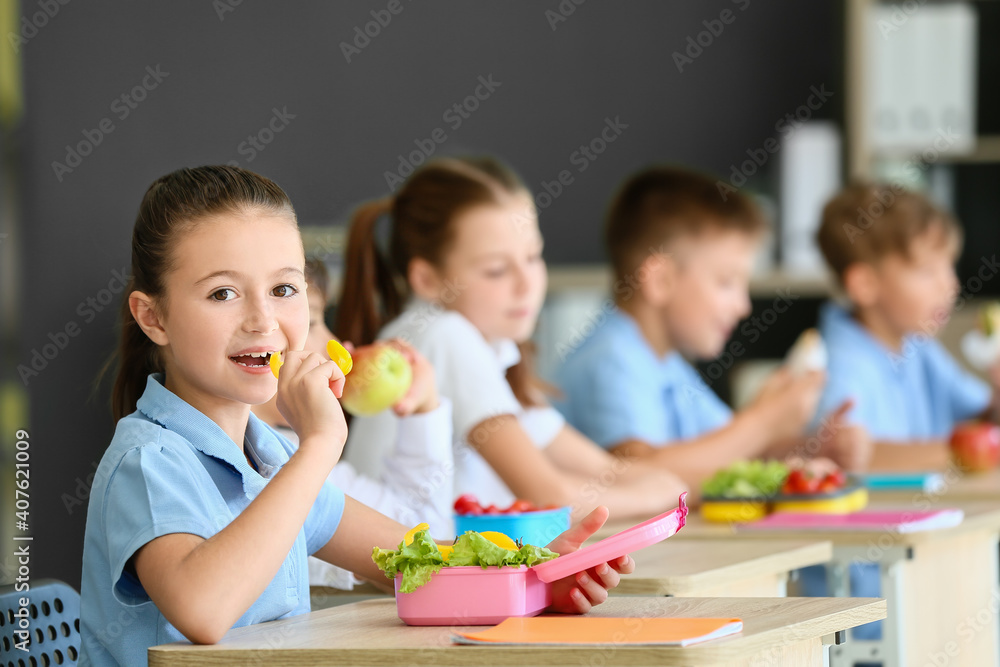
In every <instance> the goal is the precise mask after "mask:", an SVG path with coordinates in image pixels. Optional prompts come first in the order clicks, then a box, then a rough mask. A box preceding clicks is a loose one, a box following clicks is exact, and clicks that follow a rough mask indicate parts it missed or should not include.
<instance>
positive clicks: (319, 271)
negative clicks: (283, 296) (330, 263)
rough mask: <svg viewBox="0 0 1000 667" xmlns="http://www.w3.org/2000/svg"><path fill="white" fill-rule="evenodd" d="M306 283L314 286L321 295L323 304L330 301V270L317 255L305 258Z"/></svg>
mask: <svg viewBox="0 0 1000 667" xmlns="http://www.w3.org/2000/svg"><path fill="white" fill-rule="evenodd" d="M305 274H306V283H307V284H308V285H309V286H310V287H315V288H316V289H317V290H318V291H319V293H320V294H322V295H323V304H324V305H325V304H326V303H327V302H329V301H330V272H329V271H327V269H326V263H325V262H324V261H323V260H322V259H320V258H319V257H307V258H306V268H305Z"/></svg>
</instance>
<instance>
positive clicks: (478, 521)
mask: <svg viewBox="0 0 1000 667" xmlns="http://www.w3.org/2000/svg"><path fill="white" fill-rule="evenodd" d="M569 523H570V508H569V507H560V506H558V505H546V506H545V507H538V506H537V505H535V504H534V503H532V502H531V501H529V500H524V499H522V498H517V499H515V500H514V501H513V502H512V503H511V504H510V505H509V506H507V507H497V506H496V505H492V504H491V505H487V506H486V507H483V506H482V505H481V504H480V502H479V500H477V499H476V497H475V496H474V495H472V494H471V493H466V494H464V495H462V496H459V497H458V499H457V500H456V501H455V530H456V532H458V533H464V532H465V531H468V530H474V531H479V532H482V531H486V530H489V531H496V532H499V533H503V534H504V535H507V536H509V537H510V538H511V539H514V540H522V541H524V542H530V543H531V544H548V543H549V542H551V541H552V540H553V539H555V537H556V536H557V535H559V534H560V533H561V532H563V531H564V530H566V529H567V528H569Z"/></svg>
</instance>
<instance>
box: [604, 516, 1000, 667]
mask: <svg viewBox="0 0 1000 667" xmlns="http://www.w3.org/2000/svg"><path fill="white" fill-rule="evenodd" d="M934 507H936V508H945V507H957V508H960V509H962V510H963V511H964V512H965V519H964V521H963V522H962V524H961V525H958V526H955V527H953V528H946V529H943V530H929V531H922V532H916V533H907V534H898V533H895V532H893V531H889V530H885V531H875V532H872V531H833V530H827V531H818V530H817V531H800V532H791V531H781V530H774V531H764V530H747V529H738V528H735V527H734V526H731V525H728V524H713V523H709V522H706V521H705V520H703V519H702V518H701V517H699V516H696V515H695V513H693V512H692V514H691V515H689V516H688V523H687V525H686V526H684V528H683V529H682V530H681V531H679V532H678V533H677V535H675V536H673V537H672V538H670V539H671V540H677V541H682V540H704V539H713V540H717V539H728V540H733V541H739V542H740V543H742V541H744V540H752V541H760V540H789V539H813V540H827V541H829V542H831V543H832V544H833V559H832V561H831V564H830V567H831V580H832V581H831V583H832V584H833V589H832V590H833V591H834V593H835V594H837V595H846V594H847V591H848V583H849V580H848V564H849V563H850V562H851V561H852V560H866V561H871V562H875V563H877V564H878V565H879V573H880V579H881V584H882V597H883V598H885V599H886V601H887V603H888V619H887V621H886V622H885V623H884V624H883V637H882V639H881V640H879V641H851V642H848V643H847V644H845V645H844V646H843V647H836V648H835V649H834V650H833V651H832V652H831V662H830V664H831V665H832V666H833V667H837V666H838V665H849V664H851V662H850V661H851V660H852V659H859V660H860V659H862V658H871V659H873V661H874V662H878V661H879V660H885V662H886V664H890V665H910V664H924V662H925V661H930V660H931V659H932V657H933V656H940V655H943V656H944V657H945V658H946V659H947V660H948V663H947V664H949V665H951V666H952V667H954V666H958V665H963V666H964V665H969V666H970V667H980V666H981V665H996V664H998V661H1000V627H998V625H997V622H996V618H997V612H998V607H1000V581H998V577H1000V563H998V551H997V549H998V537H1000V503H998V502H996V501H972V500H967V499H963V498H958V497H954V498H952V497H943V498H942V499H941V501H940V502H938V503H936V504H935V505H934ZM869 509H873V510H882V509H885V510H888V509H896V510H906V509H927V508H926V507H924V506H923V505H916V504H914V503H913V501H912V500H903V499H897V500H890V499H883V498H880V497H879V496H873V497H872V502H871V503H870V504H869ZM623 527H625V525H624V524H621V525H611V526H605V527H604V528H602V529H601V531H599V533H598V534H597V535H595V536H594V538H595V539H600V538H601V537H606V536H607V535H610V534H612V533H613V532H615V531H616V530H618V529H620V528H623ZM952 654H954V655H952ZM931 664H933V662H931Z"/></svg>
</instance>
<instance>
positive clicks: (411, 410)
mask: <svg viewBox="0 0 1000 667" xmlns="http://www.w3.org/2000/svg"><path fill="white" fill-rule="evenodd" d="M389 344H390V345H392V346H393V347H394V348H396V349H397V350H399V352H400V354H402V355H403V357H405V358H406V361H408V362H409V364H410V368H412V369H413V383H412V384H411V385H410V389H409V391H407V392H406V395H405V396H403V398H401V399H399V401H397V402H396V404H395V405H393V406H392V410H393V412H395V413H396V415H397V416H399V417H406V416H407V415H412V414H421V413H424V412H430V411H431V410H435V409H436V408H437V407H438V405H439V403H440V401H439V400H438V393H437V385H436V384H435V382H434V367H433V366H431V364H430V362H429V361H427V359H425V358H424V356H423V355H422V354H420V353H419V352H417V351H416V349H415V348H414V347H413V346H412V345H410V344H409V343H407V342H406V341H404V340H402V339H400V338H393V339H392V340H390V341H389Z"/></svg>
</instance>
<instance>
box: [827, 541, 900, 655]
mask: <svg viewBox="0 0 1000 667" xmlns="http://www.w3.org/2000/svg"><path fill="white" fill-rule="evenodd" d="M911 555H912V552H911V550H909V549H906V548H901V547H890V548H889V549H886V550H884V551H881V552H880V556H881V558H880V561H879V579H880V585H881V592H882V597H884V598H885V599H886V604H887V606H888V612H889V614H888V617H887V618H886V620H884V621H882V638H881V639H875V640H869V639H853V638H850V631H848V640H847V642H846V643H845V644H842V645H840V646H834V647H831V649H830V665H831V667H851V666H852V665H854V664H855V663H856V662H881V663H882V664H883V665H886V666H887V667H889V666H891V665H906V664H907V663H906V661H905V654H906V644H905V643H904V641H903V638H902V636H901V631H902V630H901V629H902V628H903V627H904V618H905V610H906V606H905V605H904V596H903V591H904V587H903V586H901V585H900V580H901V577H902V574H903V567H904V564H905V563H906V561H907V559H909V558H910V556H911ZM868 557H869V555H868V554H867V553H866V550H864V549H862V548H860V547H837V548H835V549H834V554H833V561H832V562H831V563H830V564H829V565H828V566H827V581H828V583H829V587H830V591H831V593H832V594H833V595H834V596H835V597H850V594H851V581H850V577H851V574H850V564H851V562H853V561H855V560H857V561H862V562H865V561H866V559H867V558H868Z"/></svg>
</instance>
